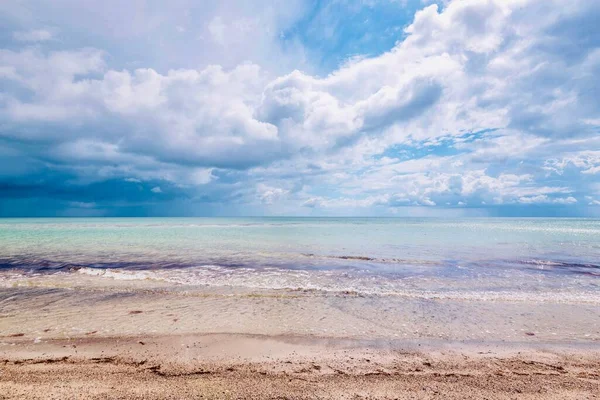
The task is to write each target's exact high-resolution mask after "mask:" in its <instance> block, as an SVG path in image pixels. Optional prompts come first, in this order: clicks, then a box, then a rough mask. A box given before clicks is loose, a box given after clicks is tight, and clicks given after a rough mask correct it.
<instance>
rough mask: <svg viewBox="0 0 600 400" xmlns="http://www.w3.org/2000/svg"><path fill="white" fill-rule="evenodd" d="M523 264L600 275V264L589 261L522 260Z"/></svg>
mask: <svg viewBox="0 0 600 400" xmlns="http://www.w3.org/2000/svg"><path fill="white" fill-rule="evenodd" d="M520 263H521V264H523V265H534V266H537V268H536V269H538V270H539V269H542V270H543V269H558V270H561V271H565V272H568V273H573V274H582V275H591V276H600V265H597V264H589V263H575V262H563V261H554V260H522V261H521V262H520Z"/></svg>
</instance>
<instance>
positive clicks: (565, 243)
mask: <svg viewBox="0 0 600 400" xmlns="http://www.w3.org/2000/svg"><path fill="white" fill-rule="evenodd" d="M598 243H600V223H599V222H598V221H596V220H559V219H547V220H537V219H536V220H526V219H523V220H521V219H515V220H507V219H502V220H499V219H482V220H430V219H429V220H419V219H289V218H281V219H264V218H262V219H260V218H259V219H170V218H165V219H140V220H136V219H95V220H93V219H90V220H86V219H40V220H37V219H33V220H18V219H16V220H0V399H24V398H25V399H29V398H32V399H35V398H40V399H63V398H79V399H106V398H115V399H118V398H124V399H128V398H130V399H152V398H156V399H162V398H173V399H179V398H215V399H220V398H223V399H246V398H254V399H265V398H266V399H269V398H271V399H276V398H278V399H282V398H289V399H295V398H297V399H315V398H331V399H340V398H342V399H343V398H346V399H360V398H365V399H366V398H368V399H425V398H427V399H429V398H440V399H465V398H467V399H468V398H471V399H484V398H486V399H597V398H599V396H600V281H598V279H599V277H600V265H599V264H598V254H600V253H599V251H600V247H599V245H598Z"/></svg>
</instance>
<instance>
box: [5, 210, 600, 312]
mask: <svg viewBox="0 0 600 400" xmlns="http://www.w3.org/2000/svg"><path fill="white" fill-rule="evenodd" d="M32 276H35V277H43V276H52V277H53V279H54V281H56V280H57V279H58V280H61V279H62V280H64V281H65V282H73V281H74V280H77V279H78V278H83V277H85V279H93V278H94V277H97V278H98V279H112V280H120V281H132V282H134V281H146V282H148V281H150V282H152V281H155V282H161V283H165V284H169V285H173V286H174V287H182V288H186V290H193V289H194V288H200V289H201V288H207V287H227V288H234V289H235V288H240V289H242V288H243V289H245V290H246V289H268V290H312V291H316V292H321V291H322V292H327V293H329V292H343V293H358V294H361V295H381V296H406V297H415V298H435V299H444V298H450V299H466V300H469V299H478V300H481V299H483V300H486V299H487V300H498V299H500V300H507V301H546V302H576V303H577V302H581V303H592V304H596V303H598V304H600V220H595V219H537V218H536V219H508V218H502V219H493V218H489V219H431V218H429V219H418V218H93V219H82V218H55V219H0V285H4V286H11V285H13V286H14V285H15V284H18V282H19V281H20V280H23V279H27V278H31V277H32Z"/></svg>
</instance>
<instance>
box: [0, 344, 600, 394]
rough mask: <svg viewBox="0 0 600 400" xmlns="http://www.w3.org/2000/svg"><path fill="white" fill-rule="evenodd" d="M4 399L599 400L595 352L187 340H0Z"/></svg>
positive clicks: (599, 378)
mask: <svg viewBox="0 0 600 400" xmlns="http://www.w3.org/2000/svg"><path fill="white" fill-rule="evenodd" d="M2 340H3V342H5V343H10V345H8V346H6V345H5V346H4V348H3V351H2V360H1V364H0V371H1V374H0V387H1V388H2V390H1V393H0V398H3V399H16V398H31V399H47V398H82V399H102V398H123V399H161V398H209V399H210V398H215V399H221V398H223V399H265V398H289V399H312V398H331V399H344V398H345V399H363V398H377V399H429V398H443V399H483V398H487V399H517V398H518V399H596V398H598V396H599V394H600V352H599V351H598V347H596V348H595V349H594V348H593V347H591V346H587V347H586V346H583V347H577V346H571V347H567V346H562V347H558V346H556V345H554V346H552V345H548V344H539V345H537V346H526V345H514V344H513V345H506V344H491V343H489V344H482V343H478V344H465V343H447V342H445V343H432V342H430V343H425V342H423V343H422V344H421V343H419V342H418V341H414V342H410V343H408V342H404V343H399V342H396V343H394V342H389V341H378V342H367V341H353V340H331V339H316V338H303V337H265V336H250V335H231V334H215V335H184V336H177V335H173V336H159V337H151V336H145V337H110V338H90V337H85V338H77V339H71V340H66V339H62V340H50V341H47V342H44V343H38V344H33V343H32V341H31V340H27V339H25V338H22V337H20V338H2Z"/></svg>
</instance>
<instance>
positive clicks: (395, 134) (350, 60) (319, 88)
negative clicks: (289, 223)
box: [0, 0, 600, 217]
mask: <svg viewBox="0 0 600 400" xmlns="http://www.w3.org/2000/svg"><path fill="white" fill-rule="evenodd" d="M598 20H600V3H599V2H593V1H584V0H575V1H571V2H568V3H567V2H563V1H558V0H462V1H457V0H455V1H440V2H432V1H422V0H404V1H402V0H362V1H359V0H338V1H305V0H287V1H266V0H258V1H255V2H251V4H250V2H244V1H239V0H226V1H221V2H198V1H192V0H173V1H170V2H163V1H146V0H138V1H132V2H121V1H117V0H107V1H104V2H98V1H92V0H21V1H14V2H2V3H0V85H1V88H2V90H1V91H0V216H145V215H168V216H171V215H172V216H179V215H190V216H202V215H298V216H300V215H307V216H318V215H332V216H338V215H361V216H363V215H364V216H388V215H389V216H404V215H414V216H453V217H459V216H591V217H593V216H600V87H599V79H598V76H600V27H599V26H598V24H597V21H598Z"/></svg>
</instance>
